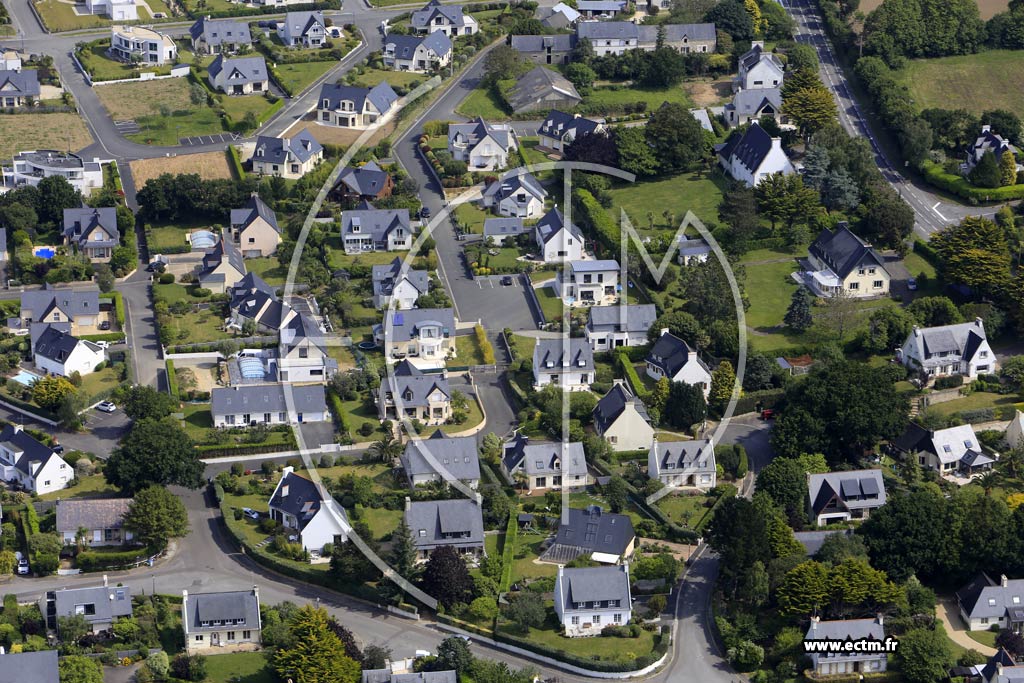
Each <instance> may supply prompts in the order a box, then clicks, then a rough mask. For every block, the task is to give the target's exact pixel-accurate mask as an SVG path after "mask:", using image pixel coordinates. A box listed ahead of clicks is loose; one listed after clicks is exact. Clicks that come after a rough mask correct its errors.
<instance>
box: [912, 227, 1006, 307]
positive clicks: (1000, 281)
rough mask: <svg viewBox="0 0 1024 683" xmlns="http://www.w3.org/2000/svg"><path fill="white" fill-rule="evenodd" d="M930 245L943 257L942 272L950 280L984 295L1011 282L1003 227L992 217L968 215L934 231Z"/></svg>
mask: <svg viewBox="0 0 1024 683" xmlns="http://www.w3.org/2000/svg"><path fill="white" fill-rule="evenodd" d="M931 245H932V246H933V247H934V249H935V251H937V252H938V253H939V255H940V256H941V257H942V272H943V274H944V275H945V276H946V277H947V278H948V279H949V280H951V281H952V282H955V283H957V284H962V285H967V286H968V287H971V288H972V289H975V290H976V291H978V293H980V294H982V295H987V296H999V295H1000V294H1003V293H1004V292H1005V290H1006V288H1007V285H1008V284H1009V282H1010V278H1011V274H1010V250H1009V247H1008V245H1007V243H1006V231H1005V230H1003V228H1001V227H1000V226H999V225H998V224H997V223H996V222H995V221H992V220H990V219H988V218H983V217H981V216H968V217H966V218H964V219H963V220H961V221H960V222H959V223H957V224H956V225H951V226H948V227H946V228H944V229H942V230H940V231H939V232H937V233H935V234H934V235H933V236H932V239H931Z"/></svg>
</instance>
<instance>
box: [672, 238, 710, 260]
mask: <svg viewBox="0 0 1024 683" xmlns="http://www.w3.org/2000/svg"><path fill="white" fill-rule="evenodd" d="M709 256H711V245H710V244H708V243H707V240H705V239H704V237H703V236H702V235H698V236H697V237H694V238H686V237H683V236H680V237H679V265H681V266H689V265H696V264H698V263H707V261H708V257H709Z"/></svg>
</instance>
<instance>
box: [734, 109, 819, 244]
mask: <svg viewBox="0 0 1024 683" xmlns="http://www.w3.org/2000/svg"><path fill="white" fill-rule="evenodd" d="M771 149H772V136H771V135H769V134H768V133H767V131H765V129H764V128H762V127H761V126H760V124H758V122H757V121H751V123H750V127H749V128H747V130H746V132H745V133H742V134H740V133H733V134H732V135H730V136H729V139H728V140H726V141H725V143H724V144H723V145H722V146H721V147H720V148H719V152H718V153H719V155H720V156H721V157H722V158H724V159H732V158H733V157H735V158H737V159H739V161H740V163H741V164H743V165H744V166H745V167H746V168H748V169H749V170H750V171H751V172H754V171H756V170H757V169H759V168H761V164H763V163H764V160H765V158H766V157H767V156H768V152H770V151H771ZM826 232H827V230H826Z"/></svg>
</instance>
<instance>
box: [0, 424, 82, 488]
mask: <svg viewBox="0 0 1024 683" xmlns="http://www.w3.org/2000/svg"><path fill="white" fill-rule="evenodd" d="M0 472H2V474H3V480H4V481H6V482H7V483H8V484H11V485H12V487H15V488H21V489H23V490H25V491H27V492H29V493H35V494H38V495H43V494H45V493H52V492H54V491H60V490H61V489H63V488H65V487H66V486H67V485H68V484H69V483H71V480H72V479H74V478H75V472H74V470H73V469H72V468H71V465H68V464H67V463H66V462H64V458H62V457H60V456H59V455H57V454H56V453H54V452H53V449H52V448H50V447H49V446H45V445H43V444H42V443H40V442H38V441H36V440H35V439H34V438H32V437H31V436H29V435H28V434H27V433H26V432H25V431H24V430H23V429H22V428H21V425H7V426H5V427H4V428H3V430H2V431H0Z"/></svg>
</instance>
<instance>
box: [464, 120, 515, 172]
mask: <svg viewBox="0 0 1024 683" xmlns="http://www.w3.org/2000/svg"><path fill="white" fill-rule="evenodd" d="M518 148H519V144H518V141H517V139H516V133H515V130H513V128H512V126H511V124H507V123H487V122H486V121H484V120H483V117H477V119H476V120H475V121H471V122H469V123H452V124H449V126H448V152H449V153H450V154H451V155H452V158H453V159H455V160H456V161H465V162H466V164H467V165H468V166H469V169H470V170H471V171H495V170H498V169H502V168H505V167H506V166H508V153H509V151H511V150H515V149H518Z"/></svg>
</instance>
